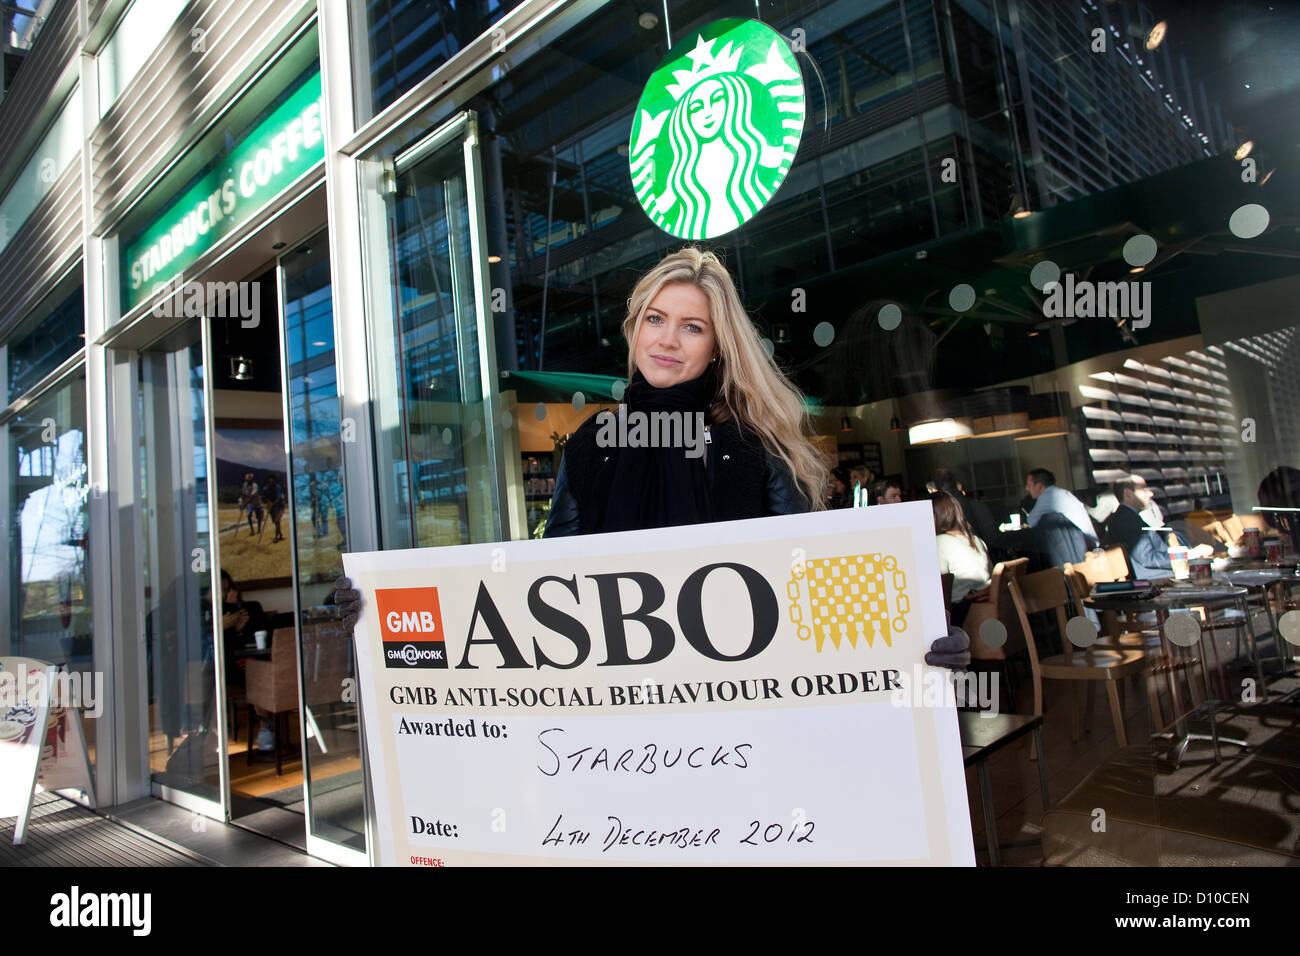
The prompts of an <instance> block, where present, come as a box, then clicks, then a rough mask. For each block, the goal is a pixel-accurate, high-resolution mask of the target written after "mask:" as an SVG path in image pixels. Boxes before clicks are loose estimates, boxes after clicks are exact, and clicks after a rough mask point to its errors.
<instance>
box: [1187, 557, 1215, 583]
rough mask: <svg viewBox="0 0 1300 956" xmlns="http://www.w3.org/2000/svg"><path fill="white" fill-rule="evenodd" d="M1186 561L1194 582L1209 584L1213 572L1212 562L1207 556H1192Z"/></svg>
mask: <svg viewBox="0 0 1300 956" xmlns="http://www.w3.org/2000/svg"><path fill="white" fill-rule="evenodd" d="M1187 563H1188V566H1189V567H1190V569H1191V575H1192V582H1193V583H1194V584H1209V583H1210V578H1211V575H1212V573H1213V564H1214V562H1213V561H1211V560H1210V559H1209V558H1192V559H1191V560H1190V561H1189V562H1187Z"/></svg>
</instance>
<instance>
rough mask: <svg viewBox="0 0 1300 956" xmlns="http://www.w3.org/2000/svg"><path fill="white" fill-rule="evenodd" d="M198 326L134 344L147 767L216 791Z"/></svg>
mask: <svg viewBox="0 0 1300 956" xmlns="http://www.w3.org/2000/svg"><path fill="white" fill-rule="evenodd" d="M199 335H200V329H199V323H198V322H197V321H194V322H191V323H190V324H189V325H188V326H187V327H186V328H185V329H184V330H182V331H181V332H178V333H176V334H175V335H174V336H172V341H171V342H170V344H169V346H167V347H165V348H158V349H150V350H147V351H144V352H141V353H140V368H139V381H138V388H139V391H138V393H137V397H138V402H139V408H140V414H141V431H140V445H139V449H138V451H139V471H138V476H139V482H140V485H139V494H140V501H141V504H142V505H143V514H142V515H141V519H140V532H141V542H142V544H143V553H142V556H141V557H142V565H143V568H144V595H143V598H144V601H143V606H144V641H145V648H146V654H147V657H148V673H149V767H150V770H151V771H152V773H153V779H154V780H155V781H157V782H158V783H160V784H162V785H164V786H167V787H171V788H173V789H177V790H186V791H189V792H191V793H194V794H197V795H199V796H202V797H205V798H207V799H209V800H220V799H221V770H220V766H219V765H218V760H219V758H220V754H219V752H218V748H217V712H216V701H217V697H216V681H217V678H218V676H219V671H218V670H217V667H216V654H215V652H214V643H213V640H214V639H213V620H212V575H211V573H210V571H209V569H208V567H207V566H206V564H205V563H204V562H202V561H198V562H196V561H195V555H200V554H211V553H212V552H211V543H210V540H209V539H210V534H209V524H208V521H209V511H208V455H207V447H208V446H207V433H206V429H207V414H206V410H207V405H206V401H205V398H204V391H203V385H204V376H205V375H206V374H207V373H208V370H207V369H206V368H205V367H204V364H203V347H202V345H201V343H200V342H199ZM177 340H179V341H177ZM236 613H237V610H236V608H234V607H231V608H229V609H227V608H225V606H224V605H223V617H224V614H229V615H230V617H231V619H232V620H233V618H234V617H235V615H236ZM224 623H225V621H224V620H223V624H224ZM232 630H233V628H232ZM232 643H233V640H232ZM227 666H228V667H233V666H234V663H233V659H232V661H231V663H230V664H229V665H227Z"/></svg>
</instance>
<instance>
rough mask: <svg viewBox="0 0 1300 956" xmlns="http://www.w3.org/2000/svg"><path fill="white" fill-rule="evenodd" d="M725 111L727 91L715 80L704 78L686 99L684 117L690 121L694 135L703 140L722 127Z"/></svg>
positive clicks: (716, 132) (710, 137) (715, 133)
mask: <svg viewBox="0 0 1300 956" xmlns="http://www.w3.org/2000/svg"><path fill="white" fill-rule="evenodd" d="M726 113H727V91H726V90H724V89H723V88H722V84H721V83H719V82H718V81H717V80H705V81H704V82H703V83H701V84H700V85H699V86H697V87H696V88H695V89H694V90H693V91H692V92H691V97H690V99H689V100H687V101H686V118H687V120H689V121H690V124H691V129H693V130H695V135H696V136H698V137H699V138H700V139H703V140H710V139H713V137H715V136H717V135H718V132H719V130H721V129H722V121H723V119H724V118H725V117H726Z"/></svg>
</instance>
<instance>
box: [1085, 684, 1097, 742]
mask: <svg viewBox="0 0 1300 956" xmlns="http://www.w3.org/2000/svg"><path fill="white" fill-rule="evenodd" d="M1083 693H1084V698H1083V699H1084V701H1085V706H1084V711H1083V729H1084V732H1085V733H1089V734H1090V733H1092V721H1093V717H1094V716H1095V714H1094V711H1095V709H1096V697H1097V694H1096V693H1095V691H1094V690H1093V686H1092V681H1089V682H1088V684H1087V685H1086V687H1085V689H1084V692H1083Z"/></svg>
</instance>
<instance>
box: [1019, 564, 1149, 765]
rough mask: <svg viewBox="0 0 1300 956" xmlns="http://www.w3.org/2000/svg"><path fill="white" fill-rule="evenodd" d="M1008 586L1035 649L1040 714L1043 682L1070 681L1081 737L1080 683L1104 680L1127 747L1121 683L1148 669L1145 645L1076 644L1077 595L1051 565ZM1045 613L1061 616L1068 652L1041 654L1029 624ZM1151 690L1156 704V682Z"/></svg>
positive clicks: (1075, 735) (1074, 726)
mask: <svg viewBox="0 0 1300 956" xmlns="http://www.w3.org/2000/svg"><path fill="white" fill-rule="evenodd" d="M1007 588H1008V591H1009V592H1010V595H1011V600H1012V602H1013V603H1014V605H1015V608H1016V614H1017V616H1018V618H1019V624H1020V627H1021V628H1022V629H1023V631H1024V635H1025V643H1026V645H1027V646H1028V648H1029V660H1030V665H1031V667H1032V668H1033V673H1034V713H1035V714H1040V715H1041V714H1042V712H1043V711H1042V700H1043V691H1042V682H1043V681H1044V680H1062V681H1067V682H1069V691H1070V732H1071V735H1072V737H1071V739H1073V740H1076V741H1077V740H1078V739H1079V702H1078V695H1077V692H1076V690H1075V684H1076V682H1079V681H1104V682H1105V685H1106V699H1107V700H1108V701H1109V702H1110V715H1111V720H1112V721H1113V722H1114V725H1115V737H1116V739H1117V740H1118V742H1119V745H1120V746H1121V747H1125V746H1127V745H1128V735H1127V734H1126V733H1125V731H1124V698H1123V694H1122V693H1121V690H1122V688H1121V685H1120V682H1121V681H1122V680H1123V679H1124V678H1126V677H1129V676H1133V675H1137V674H1141V673H1142V672H1143V671H1145V670H1146V669H1147V659H1146V654H1145V652H1144V651H1143V650H1142V649H1141V648H1104V647H1103V648H1097V647H1092V646H1090V647H1086V648H1078V647H1075V646H1074V645H1073V644H1072V643H1071V642H1070V640H1069V638H1068V637H1067V636H1066V629H1067V623H1068V622H1067V618H1068V617H1069V611H1070V608H1071V605H1072V604H1073V597H1072V595H1071V594H1070V590H1069V588H1068V587H1067V586H1066V582H1065V575H1064V573H1063V572H1062V571H1061V569H1060V568H1047V569H1046V570H1043V571H1035V572H1034V573H1033V574H1026V575H1023V576H1020V575H1016V576H1013V577H1011V578H1010V579H1009V580H1008V582H1007ZM1040 612H1048V613H1052V614H1055V616H1056V624H1057V628H1058V629H1059V630H1060V633H1061V645H1062V647H1063V653H1061V654H1054V655H1051V656H1049V657H1043V658H1040V657H1039V656H1038V649H1037V646H1036V644H1035V641H1034V635H1033V631H1032V629H1031V628H1030V625H1029V615H1030V614H1035V613H1040ZM1085 620H1086V618H1085ZM1085 687H1086V688H1087V690H1086V693H1087V695H1088V696H1087V700H1088V705H1089V706H1088V711H1089V714H1088V719H1089V722H1091V712H1092V706H1091V704H1092V693H1091V688H1092V685H1091V683H1089V684H1086V685H1085ZM1147 689H1148V704H1150V696H1151V695H1152V694H1153V693H1154V691H1155V688H1154V687H1153V686H1152V685H1151V683H1150V681H1148V683H1147ZM1157 713H1158V710H1157Z"/></svg>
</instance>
